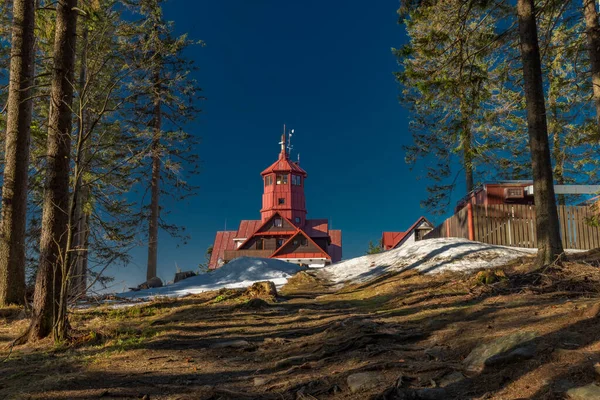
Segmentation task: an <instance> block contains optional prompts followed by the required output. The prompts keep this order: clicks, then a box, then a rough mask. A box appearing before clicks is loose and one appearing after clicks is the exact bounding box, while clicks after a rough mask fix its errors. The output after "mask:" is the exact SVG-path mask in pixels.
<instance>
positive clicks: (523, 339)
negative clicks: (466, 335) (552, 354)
mask: <svg viewBox="0 0 600 400" xmlns="http://www.w3.org/2000/svg"><path fill="white" fill-rule="evenodd" d="M537 336H538V334H537V332H517V333H513V334H510V335H507V336H503V337H500V338H498V339H496V340H494V341H492V342H490V343H484V344H481V345H479V346H477V347H476V348H475V349H474V350H473V351H471V353H470V354H469V355H468V356H467V358H465V360H464V361H463V363H464V366H465V370H466V371H467V372H472V373H479V372H481V371H483V369H484V368H485V367H486V366H494V365H500V364H504V363H509V362H513V361H518V360H523V359H528V358H532V357H533V356H534V355H535V351H536V349H535V346H533V344H531V343H529V344H527V342H530V341H532V340H533V339H535V338H536V337H537Z"/></svg>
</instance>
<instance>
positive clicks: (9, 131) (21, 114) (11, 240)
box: [0, 0, 36, 305]
mask: <svg viewBox="0 0 600 400" xmlns="http://www.w3.org/2000/svg"><path fill="white" fill-rule="evenodd" d="M35 4H36V2H35V0H14V1H13V24H12V42H11V54H10V55H11V59H10V82H9V88H8V107H7V114H8V115H7V122H6V143H5V164H4V182H3V186H2V215H1V220H0V305H4V304H11V303H14V304H23V303H24V301H25V300H24V299H25V227H26V224H27V179H28V168H29V143H30V137H31V135H30V131H31V114H32V101H31V93H32V88H33V71H34V58H35V36H34V28H35Z"/></svg>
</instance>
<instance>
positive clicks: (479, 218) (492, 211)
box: [425, 204, 600, 250]
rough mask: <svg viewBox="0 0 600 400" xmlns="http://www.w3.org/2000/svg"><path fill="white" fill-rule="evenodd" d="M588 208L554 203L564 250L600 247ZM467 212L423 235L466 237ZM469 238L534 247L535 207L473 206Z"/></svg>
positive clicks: (597, 231)
mask: <svg viewBox="0 0 600 400" xmlns="http://www.w3.org/2000/svg"><path fill="white" fill-rule="evenodd" d="M593 215H594V210H592V208H591V207H584V206H558V217H559V222H560V234H561V238H562V241H563V247H564V248H565V249H577V250H590V249H594V248H598V247H600V227H594V226H590V224H589V223H588V221H589V219H590V218H591V217H592V216H593ZM468 222H469V215H468V209H467V208H466V207H465V208H464V209H462V210H461V211H460V212H458V213H457V214H455V215H453V216H452V217H450V218H448V219H447V220H446V221H444V222H443V223H442V224H440V225H438V226H437V227H436V228H435V229H434V230H433V231H431V232H429V233H428V234H427V235H425V239H434V238H442V237H461V238H465V239H468V238H469V229H468ZM472 225H473V239H474V240H476V241H479V242H484V243H489V244H496V245H503V246H515V247H526V248H536V247H537V238H536V231H535V207H534V206H529V205H518V204H497V205H488V206H483V205H474V206H473V213H472Z"/></svg>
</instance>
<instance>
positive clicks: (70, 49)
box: [28, 0, 77, 341]
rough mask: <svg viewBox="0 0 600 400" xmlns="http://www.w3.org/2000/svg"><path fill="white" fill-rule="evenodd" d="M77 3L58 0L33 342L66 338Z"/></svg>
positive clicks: (29, 333)
mask: <svg viewBox="0 0 600 400" xmlns="http://www.w3.org/2000/svg"><path fill="white" fill-rule="evenodd" d="M76 6H77V0H59V1H58V3H57V6H56V31H55V32H56V33H55V39H54V51H53V56H54V67H53V73H52V85H51V86H52V87H51V95H50V115H49V118H48V139H47V153H46V156H47V166H46V182H45V187H44V198H43V203H44V204H43V213H42V233H41V240H40V265H39V268H38V274H37V278H36V284H35V296H34V303H33V315H32V321H31V326H30V328H29V332H28V336H29V340H30V341H33V340H36V339H40V338H43V337H46V336H48V335H49V334H50V333H51V332H53V333H54V339H55V340H57V341H58V340H62V339H64V336H65V335H66V326H67V321H66V313H64V312H63V310H61V308H60V307H59V301H58V300H59V295H60V292H61V288H62V287H63V283H64V282H63V270H64V269H65V266H66V263H65V259H66V256H67V254H66V249H67V237H68V231H69V227H68V220H69V215H68V207H69V171H70V165H69V161H70V156H71V128H72V122H73V121H72V112H71V111H72V110H71V105H72V102H73V85H74V79H73V77H74V69H75V45H76V34H77V9H76Z"/></svg>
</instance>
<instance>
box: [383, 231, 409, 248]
mask: <svg viewBox="0 0 600 400" xmlns="http://www.w3.org/2000/svg"><path fill="white" fill-rule="evenodd" d="M405 235H406V232H383V236H382V238H381V245H382V246H383V249H384V250H388V249H393V248H394V247H396V245H397V244H398V243H400V241H401V240H402V239H404V236H405Z"/></svg>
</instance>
